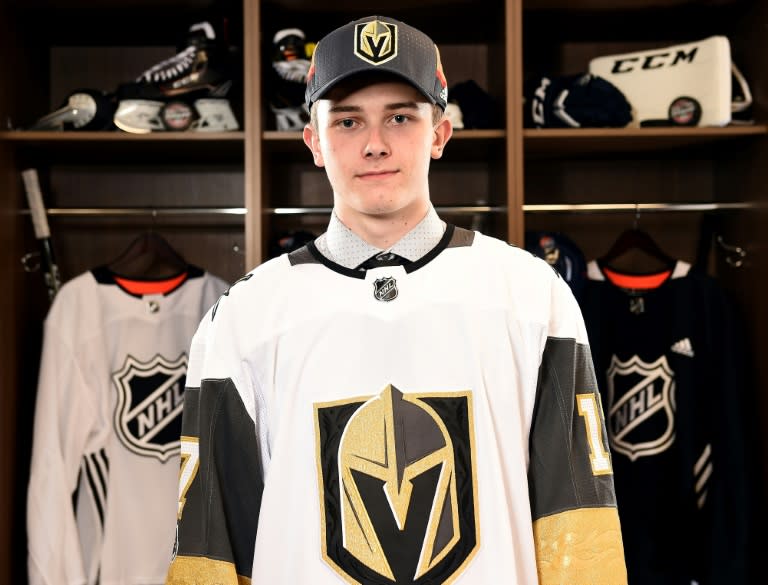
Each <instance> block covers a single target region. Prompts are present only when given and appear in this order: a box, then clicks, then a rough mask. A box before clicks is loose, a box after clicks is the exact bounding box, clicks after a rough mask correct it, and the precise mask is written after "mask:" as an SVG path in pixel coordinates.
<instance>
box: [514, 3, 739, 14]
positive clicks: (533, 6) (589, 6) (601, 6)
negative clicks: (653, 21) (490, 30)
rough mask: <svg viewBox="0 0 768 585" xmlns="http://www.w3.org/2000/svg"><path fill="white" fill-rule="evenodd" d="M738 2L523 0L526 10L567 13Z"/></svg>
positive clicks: (719, 4) (701, 5) (721, 4)
mask: <svg viewBox="0 0 768 585" xmlns="http://www.w3.org/2000/svg"><path fill="white" fill-rule="evenodd" d="M736 2H738V0H693V1H691V0H622V2H621V3H618V4H617V3H616V1H615V0H523V9H524V10H560V11H565V12H581V11H603V10H606V11H616V10H617V9H620V10H622V11H627V10H658V9H670V8H680V7H688V6H691V5H695V6H700V7H702V8H706V7H708V6H724V5H730V4H735V3H736Z"/></svg>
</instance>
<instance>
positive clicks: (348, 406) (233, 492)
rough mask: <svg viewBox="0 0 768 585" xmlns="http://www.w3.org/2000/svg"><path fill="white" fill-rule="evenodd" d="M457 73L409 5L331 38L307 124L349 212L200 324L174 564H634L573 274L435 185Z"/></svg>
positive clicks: (490, 579)
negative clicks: (449, 210) (568, 279)
mask: <svg viewBox="0 0 768 585" xmlns="http://www.w3.org/2000/svg"><path fill="white" fill-rule="evenodd" d="M446 87H447V84H446V80H445V77H444V76H443V72H442V67H441V64H440V58H439V54H438V50H437V47H436V46H435V44H434V43H433V42H432V41H431V40H430V39H429V38H428V37H427V36H426V35H424V34H423V33H421V32H419V31H418V30H415V29H413V28H412V27H410V26H408V25H406V24H404V23H402V22H398V21H396V20H393V19H390V18H384V17H376V16H372V17H369V18H364V19H361V20H358V21H355V22H351V23H349V24H347V25H345V26H343V27H341V28H339V29H337V30H335V31H334V32H332V33H330V34H329V35H328V36H327V37H325V38H324V39H322V40H321V41H320V43H319V44H318V46H317V48H316V50H315V54H314V58H313V64H312V67H311V69H310V73H309V81H308V85H307V93H306V97H307V104H308V105H309V106H310V107H311V112H312V119H311V122H310V124H309V125H308V126H307V127H306V128H305V130H304V140H305V142H306V144H307V146H308V147H309V149H310V150H311V152H312V155H313V157H314V160H315V164H316V165H318V166H321V167H324V168H325V170H326V172H327V175H328V179H329V181H330V183H331V185H332V187H333V191H334V213H333V215H332V217H331V221H330V224H329V226H328V231H327V232H326V233H325V234H323V235H322V236H320V237H319V238H318V239H317V240H315V241H314V242H311V243H310V244H308V245H307V246H306V247H304V248H302V249H299V250H297V251H294V252H291V253H290V254H287V255H283V256H281V257H279V258H276V259H274V260H271V261H269V262H266V263H264V264H263V265H261V266H260V267H258V268H256V269H255V270H253V271H252V272H250V273H249V274H247V275H246V276H245V277H244V278H243V279H241V281H239V282H238V283H236V284H235V285H233V286H232V288H231V289H230V290H229V291H228V292H227V293H226V294H225V295H224V296H222V297H221V299H220V300H219V302H218V303H217V305H216V306H215V307H213V308H212V310H211V311H210V313H209V314H208V316H207V317H206V318H205V319H204V320H203V321H202V323H201V325H200V329H199V330H198V332H197V333H196V335H195V338H194V340H193V343H192V349H191V353H190V366H189V373H188V375H187V383H188V388H187V393H186V398H185V404H184V418H183V430H182V432H183V435H184V436H183V437H182V445H183V446H182V454H183V457H184V459H183V464H182V469H181V481H180V490H179V493H180V499H179V525H178V526H179V528H178V547H177V553H176V556H175V559H174V561H173V563H172V566H171V568H170V572H169V576H168V583H169V584H173V585H176V584H192V583H194V584H213V583H217V584H219V583H226V584H232V585H234V584H236V583H251V582H252V583H254V584H256V583H259V584H261V583H268V584H270V585H289V584H290V585H299V584H302V585H303V584H310V583H311V584H312V585H331V584H340V583H359V584H364V585H374V584H377V585H378V584H387V585H390V584H397V585H401V584H438V583H454V582H455V583H465V584H468V585H502V584H509V585H513V584H514V585H530V584H535V583H541V584H544V585H555V584H557V585H566V584H567V585H608V584H610V585H621V584H624V583H626V572H625V569H624V560H623V549H622V542H621V535H620V528H619V521H618V515H617V512H616V503H615V497H614V490H613V477H612V472H611V461H610V457H609V454H608V445H607V440H606V432H605V428H604V423H603V413H602V409H601V406H600V401H599V398H598V394H597V386H596V384H595V377H594V372H593V370H592V362H591V357H590V353H589V347H588V345H587V339H586V334H585V331H584V325H583V321H582V318H581V314H580V312H579V310H578V307H577V304H576V302H575V300H574V298H573V295H572V294H571V292H570V289H569V288H568V285H567V284H566V283H565V282H564V281H563V280H562V279H560V278H559V277H558V276H557V274H556V273H555V272H554V271H553V270H552V269H551V268H550V267H549V266H548V265H547V264H546V263H545V262H544V261H543V260H540V259H537V258H535V257H534V256H532V255H531V254H529V253H527V252H525V251H521V250H520V249H517V248H514V247H512V246H509V245H508V244H506V243H505V242H502V241H499V240H496V239H493V238H490V237H487V236H484V235H481V234H480V233H476V232H471V231H467V230H464V229H460V228H457V227H454V226H452V225H449V224H446V223H445V222H443V221H442V220H441V219H440V218H439V217H438V216H437V215H436V213H435V210H434V209H433V207H432V205H431V204H430V198H429V188H428V178H427V177H428V170H429V164H430V160H431V159H432V158H439V157H440V156H441V154H442V151H443V148H444V147H445V145H446V143H447V142H448V140H449V139H450V137H451V125H450V122H449V121H448V120H447V118H445V117H444V116H443V115H442V114H443V110H444V108H445V106H446V100H447V95H446V94H447V92H446Z"/></svg>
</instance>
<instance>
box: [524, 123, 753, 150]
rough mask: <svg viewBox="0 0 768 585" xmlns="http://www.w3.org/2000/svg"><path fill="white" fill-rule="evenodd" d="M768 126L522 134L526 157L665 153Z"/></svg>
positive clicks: (532, 131) (548, 130)
mask: <svg viewBox="0 0 768 585" xmlns="http://www.w3.org/2000/svg"><path fill="white" fill-rule="evenodd" d="M766 134H768V126H766V125H764V124H759V125H754V126H726V127H725V128H714V127H712V128H710V127H707V128H682V127H681V128H563V129H560V128H540V129H537V128H532V129H526V130H524V131H523V140H524V145H525V153H526V156H533V157H536V158H544V157H549V156H562V155H582V154H593V153H600V152H605V153H613V152H639V151H653V150H668V149H675V148H682V147H688V146H697V145H705V144H711V143H715V142H718V141H724V140H731V139H736V138H741V137H750V136H753V137H755V136H765V135H766Z"/></svg>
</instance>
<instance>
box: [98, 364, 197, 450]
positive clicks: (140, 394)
mask: <svg viewBox="0 0 768 585" xmlns="http://www.w3.org/2000/svg"><path fill="white" fill-rule="evenodd" d="M186 374H187V356H186V354H183V353H182V354H181V355H180V356H179V357H178V358H177V359H176V360H175V361H169V360H166V359H165V358H164V357H163V356H161V355H156V356H155V357H154V358H152V359H151V360H150V361H148V362H140V361H138V360H137V359H135V358H133V357H132V356H128V357H127V358H126V360H125V365H124V366H123V367H122V369H121V370H120V371H118V372H115V373H114V374H112V380H113V381H114V383H115V386H116V387H117V396H118V399H117V408H116V409H115V430H116V431H117V436H118V437H120V441H121V442H122V443H123V445H125V447H126V448H128V449H130V450H131V451H133V452H134V453H136V454H137V455H143V456H146V457H155V458H157V459H159V460H160V461H163V462H164V461H167V460H168V458H170V457H171V456H173V455H176V454H178V452H179V437H180V435H181V412H182V408H183V398H184V383H185V381H186Z"/></svg>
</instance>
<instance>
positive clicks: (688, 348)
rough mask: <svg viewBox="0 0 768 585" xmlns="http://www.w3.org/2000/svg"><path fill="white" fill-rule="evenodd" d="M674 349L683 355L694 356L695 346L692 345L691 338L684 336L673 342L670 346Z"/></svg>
mask: <svg viewBox="0 0 768 585" xmlns="http://www.w3.org/2000/svg"><path fill="white" fill-rule="evenodd" d="M670 349H671V350H672V351H674V352H675V353H679V354H681V355H686V356H688V357H693V356H694V353H693V346H692V345H691V340H690V339H688V338H687V337H684V338H683V339H681V340H680V341H678V342H676V343H673V344H672V347H670Z"/></svg>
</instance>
